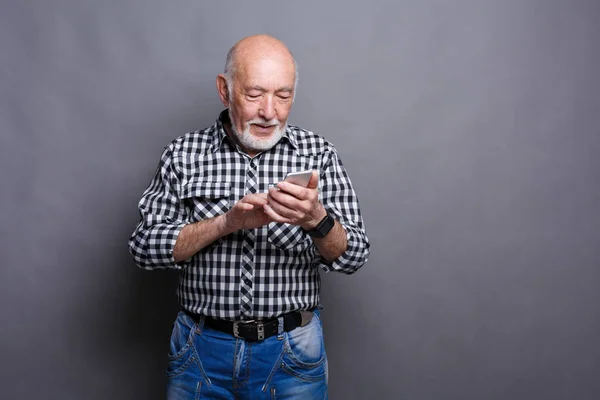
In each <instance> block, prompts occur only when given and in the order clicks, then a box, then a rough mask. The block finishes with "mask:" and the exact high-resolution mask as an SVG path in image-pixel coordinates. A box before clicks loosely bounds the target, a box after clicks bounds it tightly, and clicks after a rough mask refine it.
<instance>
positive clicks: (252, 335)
mask: <svg viewBox="0 0 600 400" xmlns="http://www.w3.org/2000/svg"><path fill="white" fill-rule="evenodd" d="M185 313H186V314H187V315H189V316H190V317H191V318H192V319H193V320H194V321H196V322H197V323H198V322H200V318H202V316H201V315H198V314H194V313H191V312H189V311H185ZM312 316H313V312H312V311H295V312H291V313H289V314H284V315H283V316H282V317H283V330H284V331H286V332H290V331H292V330H294V329H296V328H297V327H299V326H305V325H307V324H308V323H309V322H310V320H311V319H312ZM204 326H207V327H209V328H212V329H216V330H218V331H221V332H225V333H229V334H231V335H233V336H235V337H236V338H238V339H244V340H246V341H248V342H256V341H259V340H264V339H266V338H268V337H271V336H275V335H277V332H279V320H278V319H277V318H273V319H267V320H250V321H229V320H225V319H217V318H212V317H204Z"/></svg>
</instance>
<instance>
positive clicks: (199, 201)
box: [129, 112, 370, 319]
mask: <svg viewBox="0 0 600 400" xmlns="http://www.w3.org/2000/svg"><path fill="white" fill-rule="evenodd" d="M227 119H228V116H227V113H226V112H223V113H221V115H220V116H219V118H218V119H217V121H216V123H215V124H214V125H213V126H212V127H210V128H207V129H205V130H203V131H195V132H191V133H188V134H186V135H183V136H181V137H179V138H177V139H175V140H174V141H173V142H171V143H170V144H169V145H168V146H167V147H166V148H165V149H164V151H163V153H162V155H161V158H160V163H159V165H158V168H157V170H156V173H155V175H154V177H153V179H152V181H151V183H150V185H149V186H148V188H147V189H146V190H145V191H144V193H143V195H142V198H141V200H140V202H139V211H140V215H141V221H140V223H139V224H138V226H137V227H136V229H135V231H134V232H133V234H132V236H131V238H130V240H129V251H130V252H131V254H132V255H133V258H134V260H135V262H136V264H137V265H138V266H139V267H140V268H144V269H149V270H151V269H162V268H170V269H178V270H181V272H182V273H181V275H180V280H179V286H178V290H177V296H178V298H179V302H180V304H181V306H182V307H183V308H184V309H186V310H188V311H191V312H194V313H197V314H203V315H207V316H211V317H216V318H225V319H253V318H272V317H277V316H280V315H282V314H285V313H288V312H291V311H297V310H308V309H311V308H313V307H315V306H317V305H318V304H319V291H320V287H321V282H320V277H319V268H320V269H322V270H324V271H326V272H329V271H339V272H343V273H346V274H351V273H354V272H356V270H358V268H360V267H361V266H362V265H363V264H364V263H365V262H366V261H367V258H368V256H369V247H370V245H369V240H368V238H367V236H366V233H365V229H364V224H363V220H362V216H361V212H360V209H359V203H358V199H357V197H356V193H355V192H354V189H353V188H352V184H351V182H350V178H349V177H348V174H347V173H346V171H345V169H344V167H343V165H342V161H341V159H340V157H339V156H338V154H337V152H336V150H335V148H334V147H333V145H331V143H329V142H327V141H326V140H324V139H323V138H322V137H320V136H318V135H316V134H314V133H312V132H310V131H306V130H303V129H300V128H298V127H295V126H288V128H287V129H286V131H285V133H284V135H283V138H282V139H281V140H280V141H279V142H278V143H277V144H276V145H275V146H274V147H273V148H272V149H270V150H267V151H265V152H262V153H260V154H258V155H257V156H255V157H254V158H251V157H249V156H248V155H247V154H245V153H244V152H242V151H240V150H239V149H238V148H237V147H236V146H235V145H234V144H232V142H230V141H229V139H228V137H227V134H226V133H225V130H224V128H223V123H224V121H226V120H227ZM306 169H316V170H317V171H318V172H319V200H320V201H321V203H322V204H323V206H324V207H325V209H326V210H327V211H328V212H329V213H330V214H331V215H332V216H333V217H334V218H335V219H336V220H338V221H339V222H340V223H341V224H342V226H343V227H344V228H345V230H346V232H347V239H348V247H347V249H346V251H345V252H344V253H343V254H342V255H341V256H340V257H339V258H338V259H336V260H335V261H333V262H331V263H329V262H327V261H326V260H325V259H323V258H322V257H321V256H320V255H319V252H318V250H317V248H316V247H315V245H314V243H313V242H312V239H311V238H310V237H309V236H308V235H307V234H306V233H304V232H303V231H302V229H301V228H300V227H299V226H294V225H289V224H281V223H275V222H272V223H270V224H269V225H266V226H263V227H261V228H258V229H249V230H240V231H237V232H234V233H232V234H229V235H227V236H224V237H222V238H220V239H218V240H216V241H215V242H213V243H211V244H210V245H208V246H207V247H205V248H203V249H201V250H200V251H199V252H198V253H196V254H195V255H194V256H193V257H191V258H190V259H188V260H185V261H182V262H179V263H176V262H175V261H174V259H173V248H174V246H175V242H176V240H177V236H178V235H179V232H180V231H181V229H182V228H183V227H184V226H185V225H186V224H190V223H193V222H196V221H200V220H203V219H206V218H212V217H215V216H217V215H219V214H223V213H225V212H226V211H227V210H228V209H229V208H230V207H231V205H233V204H235V203H236V202H237V201H238V200H240V199H241V198H242V197H244V196H245V195H246V194H248V193H260V192H267V190H268V187H269V184H273V183H277V182H279V181H281V180H282V179H283V178H284V177H285V175H286V174H287V173H288V172H291V171H301V170H306ZM243 301H245V302H246V304H248V302H249V304H251V309H250V310H249V311H244V310H243V308H242V307H241V306H240V305H241V302H243Z"/></svg>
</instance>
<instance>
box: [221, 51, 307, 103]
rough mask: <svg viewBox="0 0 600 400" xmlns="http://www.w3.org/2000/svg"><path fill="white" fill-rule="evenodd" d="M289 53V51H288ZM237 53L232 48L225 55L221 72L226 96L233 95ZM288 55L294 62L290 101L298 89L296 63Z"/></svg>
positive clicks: (294, 60)
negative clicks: (223, 77) (292, 88)
mask: <svg viewBox="0 0 600 400" xmlns="http://www.w3.org/2000/svg"><path fill="white" fill-rule="evenodd" d="M288 51H289V50H288ZM236 52H237V46H233V47H232V48H231V49H229V52H228V53H227V59H226V60H225V70H224V71H223V75H225V80H226V81H227V94H228V96H231V93H233V75H235V69H236V68H235V53H236ZM290 55H291V56H292V61H293V62H294V77H295V79H294V97H293V98H292V101H294V99H295V98H296V88H297V87H298V63H296V59H295V58H294V55H293V54H292V52H291V51H290Z"/></svg>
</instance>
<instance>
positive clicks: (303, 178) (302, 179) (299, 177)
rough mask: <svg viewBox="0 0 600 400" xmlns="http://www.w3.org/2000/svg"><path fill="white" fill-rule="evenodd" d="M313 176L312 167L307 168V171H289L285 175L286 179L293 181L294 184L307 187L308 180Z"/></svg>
mask: <svg viewBox="0 0 600 400" xmlns="http://www.w3.org/2000/svg"><path fill="white" fill-rule="evenodd" d="M311 176H312V170H311V169H309V170H306V171H298V172H289V173H288V174H287V175H286V176H285V179H284V181H286V182H289V183H293V184H294V185H299V186H304V187H306V186H307V185H308V182H309V181H310V177H311Z"/></svg>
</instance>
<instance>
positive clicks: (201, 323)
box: [196, 315, 204, 333]
mask: <svg viewBox="0 0 600 400" xmlns="http://www.w3.org/2000/svg"><path fill="white" fill-rule="evenodd" d="M203 329H204V315H199V316H198V321H196V330H197V331H198V332H200V333H202V330H203Z"/></svg>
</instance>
